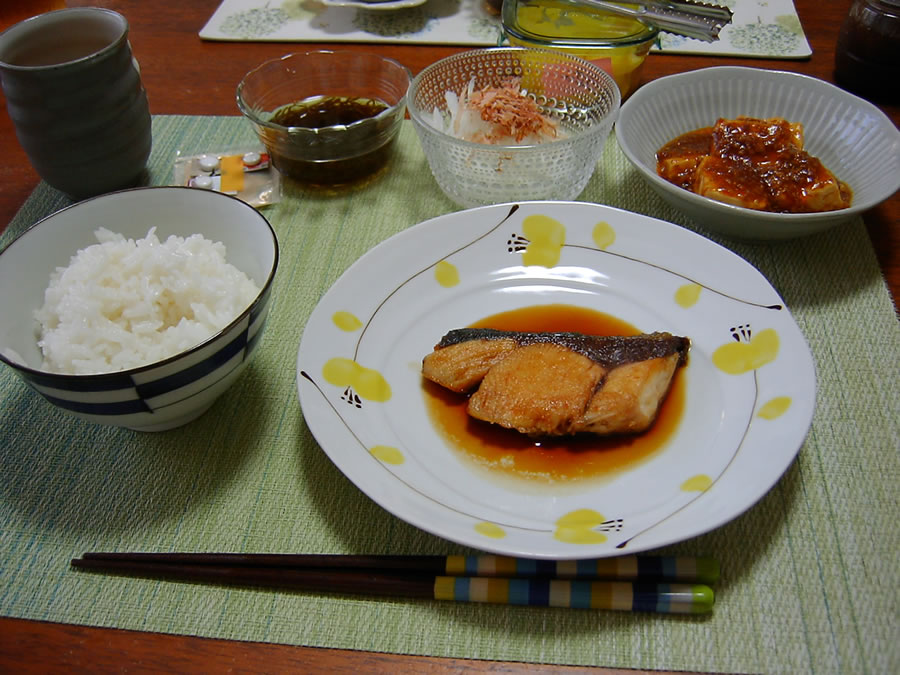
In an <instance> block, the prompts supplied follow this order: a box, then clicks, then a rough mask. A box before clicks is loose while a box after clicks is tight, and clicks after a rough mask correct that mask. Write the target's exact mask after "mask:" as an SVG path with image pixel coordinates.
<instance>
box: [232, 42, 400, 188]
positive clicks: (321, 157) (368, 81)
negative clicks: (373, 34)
mask: <svg viewBox="0 0 900 675" xmlns="http://www.w3.org/2000/svg"><path fill="white" fill-rule="evenodd" d="M409 81H410V75H409V70H407V69H406V68H405V67H404V66H402V65H400V64H399V63H397V62H396V61H394V60H393V59H389V58H385V57H383V56H379V55H378V54H371V53H368V52H334V51H315V52H302V53H296V54H287V55H285V56H282V57H281V58H277V59H272V60H270V61H266V62H265V63H262V64H260V65H259V66H257V67H256V68H254V69H253V70H251V71H250V72H249V73H247V75H245V76H244V79H243V80H242V81H241V83H240V84H239V85H238V88H237V104H238V108H239V109H240V111H241V112H242V113H243V114H244V116H245V117H246V118H247V119H248V120H249V121H250V123H251V124H252V125H253V128H254V130H255V131H256V134H257V136H259V139H260V141H262V143H263V145H265V146H266V150H268V152H269V155H270V156H271V157H272V163H273V164H274V165H275V168H277V169H278V170H279V171H280V172H281V173H283V174H284V175H286V176H289V177H291V178H294V179H296V180H299V181H302V182H305V183H312V184H319V185H340V184H345V183H351V182H354V181H357V180H361V179H363V178H366V177H368V176H370V175H372V174H374V173H377V172H378V171H379V170H380V169H381V168H383V167H384V166H385V165H386V164H387V163H388V160H390V158H391V155H392V151H393V145H394V143H393V142H394V139H395V138H396V136H397V133H398V132H399V131H400V123H401V122H402V121H403V118H404V117H405V114H406V91H407V89H408V88H409ZM317 97H339V98H346V99H371V100H376V101H380V102H381V103H383V104H385V105H387V106H388V107H387V109H385V110H382V111H381V112H380V113H378V114H377V115H375V116H374V117H368V118H365V119H361V120H359V121H356V122H353V123H351V124H346V125H345V124H335V125H332V126H323V127H315V128H308V127H299V126H284V125H282V124H278V123H276V122H273V121H272V117H273V115H275V113H277V112H278V111H279V110H281V109H283V108H285V107H287V106H291V105H296V104H297V103H300V102H303V101H309V100H312V99H315V98H317Z"/></svg>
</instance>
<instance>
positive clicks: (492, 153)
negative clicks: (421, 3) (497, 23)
mask: <svg viewBox="0 0 900 675" xmlns="http://www.w3.org/2000/svg"><path fill="white" fill-rule="evenodd" d="M512 77H517V78H520V79H521V88H522V89H523V90H524V91H526V92H527V95H529V96H531V97H533V98H534V100H535V101H536V102H537V104H538V106H539V107H540V108H541V109H542V111H543V112H544V113H545V114H547V115H549V116H551V117H553V118H554V119H556V120H557V121H558V122H559V125H560V128H561V129H563V130H565V132H566V134H567V135H566V137H565V138H560V139H558V140H554V141H550V142H546V143H541V144H538V145H522V146H509V145H485V144H480V143H472V142H469V141H464V140H461V139H458V138H455V137H453V136H451V135H449V134H447V133H445V132H444V131H443V130H442V129H438V128H437V126H436V125H435V124H434V121H433V120H434V111H435V109H437V110H438V111H439V114H449V113H447V101H446V100H445V93H446V92H448V91H453V92H455V93H457V94H459V93H460V92H461V91H463V89H465V87H466V86H467V85H468V83H469V81H470V80H472V79H474V81H475V83H474V84H475V89H479V88H481V87H483V86H486V85H492V86H498V85H500V84H502V83H503V82H504V81H507V80H509V79H510V78H512ZM619 104H620V97H619V89H618V87H617V86H616V83H615V82H614V81H613V79H612V77H610V76H609V75H608V74H607V73H605V72H604V71H603V70H601V69H600V68H598V67H597V66H595V65H593V64H591V63H588V62H587V61H584V60H583V59H580V58H577V57H575V56H571V55H570V54H566V53H563V52H555V51H548V50H540V49H525V48H518V47H505V48H495V49H480V50H475V51H469V52H463V53H461V54H456V55H454V56H450V57H448V58H446V59H442V60H440V61H438V62H436V63H434V64H432V65H430V66H428V67H427V68H425V69H424V70H423V71H422V72H421V73H419V75H417V76H416V77H415V79H413V82H412V84H411V85H410V88H409V94H408V95H407V107H408V109H409V115H410V118H412V121H413V125H414V127H415V129H416V132H417V134H418V136H419V140H420V141H421V143H422V148H423V149H424V151H425V156H426V157H427V159H428V164H429V166H430V167H431V172H432V174H433V175H434V178H435V180H436V181H437V183H438V185H439V186H440V188H441V189H442V190H443V191H444V193H445V194H446V195H447V196H448V197H449V198H450V199H452V200H453V201H454V202H456V203H457V204H459V205H460V206H463V207H466V208H468V207H473V206H481V205H485V204H499V203H502V202H512V201H525V200H535V199H547V200H571V199H575V198H576V197H578V195H579V194H581V192H582V190H584V187H585V185H587V182H588V181H589V180H590V178H591V175H592V174H593V173H594V169H595V168H596V166H597V162H598V160H599V158H600V154H601V153H602V152H603V146H604V145H605V144H606V141H607V138H608V137H609V133H610V130H611V129H612V126H613V123H614V122H615V120H616V116H617V114H618V111H619Z"/></svg>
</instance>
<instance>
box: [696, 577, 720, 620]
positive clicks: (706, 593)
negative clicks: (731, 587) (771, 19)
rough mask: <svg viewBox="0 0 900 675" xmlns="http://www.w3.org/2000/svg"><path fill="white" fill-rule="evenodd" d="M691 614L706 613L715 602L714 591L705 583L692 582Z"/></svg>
mask: <svg viewBox="0 0 900 675" xmlns="http://www.w3.org/2000/svg"><path fill="white" fill-rule="evenodd" d="M692 591H693V596H694V602H693V604H692V612H691V613H692V614H708V613H709V612H711V611H712V609H713V605H715V604H716V593H715V591H713V589H711V588H710V587H709V586H707V585H705V584H694V586H693V588H692Z"/></svg>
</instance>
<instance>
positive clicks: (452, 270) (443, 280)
mask: <svg viewBox="0 0 900 675" xmlns="http://www.w3.org/2000/svg"><path fill="white" fill-rule="evenodd" d="M434 278H435V280H436V281H437V282H438V283H439V284H440V285H441V286H443V287H444V288H450V287H451V286H456V284H458V283H459V270H458V269H456V265H454V264H452V263H448V262H447V261H446V260H441V261H440V262H439V263H438V264H437V265H435V266H434Z"/></svg>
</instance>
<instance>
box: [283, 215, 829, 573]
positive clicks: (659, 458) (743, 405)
mask: <svg viewBox="0 0 900 675" xmlns="http://www.w3.org/2000/svg"><path fill="white" fill-rule="evenodd" d="M542 305H564V306H574V307H578V308H586V309H593V310H600V311H602V312H604V313H605V314H608V315H612V316H614V317H616V318H618V319H620V320H622V321H625V322H627V323H628V324H630V325H631V326H633V327H635V328H636V329H637V330H639V331H642V332H647V333H649V332H653V331H657V330H662V331H669V332H671V333H674V334H676V335H685V336H688V337H690V339H691V351H690V357H689V360H688V365H687V367H686V368H685V369H684V371H683V373H682V377H683V378H684V379H683V387H684V389H683V391H684V397H683V408H682V410H681V411H680V415H679V418H678V420H677V424H676V425H675V427H674V430H673V431H672V432H671V433H670V435H669V436H668V437H667V438H666V441H665V443H663V444H662V447H660V448H657V449H656V450H655V451H654V452H653V453H651V454H650V455H649V456H648V457H646V458H644V459H643V460H642V461H640V462H636V463H634V464H633V465H628V466H627V467H626V468H624V469H621V470H618V471H615V472H612V473H610V475H607V476H602V477H600V478H598V477H596V476H594V477H593V478H591V479H585V480H583V481H581V480H573V481H569V482H567V481H563V482H560V483H546V482H545V483H543V484H538V483H540V481H537V482H535V481H534V480H528V479H522V480H519V479H517V478H515V477H511V476H509V475H507V474H504V475H503V476H498V475H496V474H495V473H494V472H492V471H488V470H485V469H483V468H481V467H479V466H478V465H476V463H474V462H473V461H472V460H471V459H470V458H469V457H467V456H466V453H465V452H460V451H459V449H456V448H451V447H450V446H449V444H448V441H447V440H445V438H446V435H445V434H444V433H443V432H439V431H438V430H437V428H436V427H435V423H434V422H433V421H432V417H431V416H430V414H429V411H428V407H427V404H426V400H425V398H426V396H425V389H424V387H423V383H422V375H421V363H422V358H423V357H424V356H425V355H426V354H428V353H429V352H430V351H431V350H432V348H433V347H434V345H435V344H436V343H437V342H438V341H439V340H440V338H441V336H443V335H444V334H445V333H446V332H447V331H448V330H451V329H454V328H461V327H465V326H469V325H471V324H473V323H475V322H478V321H480V320H482V319H484V318H485V317H488V316H493V315H496V314H498V313H502V312H508V311H514V310H516V311H520V310H522V308H527V307H533V306H542ZM297 383H298V384H297V386H298V390H299V397H300V403H301V406H302V408H303V413H304V416H305V419H306V422H307V424H308V426H309V428H310V430H311V431H312V433H313V435H314V436H315V438H316V440H317V441H318V442H319V444H320V445H321V447H322V448H323V450H324V451H325V452H326V453H327V454H328V456H329V457H330V458H331V460H332V461H333V462H334V463H335V465H336V466H337V467H338V468H339V469H340V470H341V471H342V472H343V473H344V474H345V475H346V476H347V477H348V478H349V479H350V480H351V481H352V482H353V483H354V484H356V486H357V487H359V489H360V490H362V491H363V492H364V493H365V494H367V495H368V496H369V497H370V498H371V499H373V500H374V501H375V502H376V503H378V504H379V505H381V506H382V507H383V508H385V509H387V510H388V511H389V512H391V513H393V514H394V515H396V516H397V517H399V518H402V519H403V520H405V521H407V522H409V523H411V524H413V525H415V526H417V527H419V528H421V529H423V530H426V531H428V532H430V533H432V534H435V535H438V536H441V537H444V538H446V539H448V540H451V541H454V542H457V543H460V544H464V545H467V546H470V547H472V548H475V549H479V550H482V551H488V552H492V553H497V554H504V555H513V556H520V557H532V558H547V559H578V558H591V557H606V556H614V555H622V554H626V553H635V552H639V551H644V550H647V549H651V548H656V547H659V546H663V545H666V544H670V543H673V542H676V541H680V540H684V539H687V538H690V537H693V536H696V535H699V534H702V533H704V532H707V531H709V530H711V529H713V528H716V527H718V526H720V525H722V524H724V523H726V522H727V521H729V520H731V519H732V518H734V517H736V516H738V515H739V514H740V513H742V512H743V511H745V510H746V509H748V508H749V507H750V506H752V505H753V504H754V503H755V502H756V501H757V500H758V499H760V497H762V496H763V495H764V494H765V493H766V492H767V491H768V490H769V489H770V488H771V487H772V486H773V485H774V484H775V482H776V481H777V480H778V479H779V477H780V476H781V475H782V473H783V472H784V471H785V469H786V468H787V467H788V466H789V465H790V463H791V462H792V461H793V459H794V457H795V456H796V454H797V452H798V450H799V448H800V446H801V444H802V443H803V440H804V438H805V436H806V434H807V431H808V429H809V425H810V423H811V421H812V415H813V410H814V407H815V370H814V365H813V360H812V356H811V354H810V352H809V348H808V346H807V344H806V341H805V340H804V338H803V335H802V334H801V332H800V330H799V328H798V327H797V325H796V323H795V322H794V320H793V318H792V317H791V315H790V313H789V312H788V310H787V308H786V307H785V306H784V303H783V301H782V300H781V298H780V297H779V296H778V293H777V292H776V291H775V290H774V289H773V288H772V286H771V285H770V284H769V283H768V282H767V281H766V280H765V278H763V276H762V275H761V274H760V273H759V272H758V271H757V270H756V269H755V268H753V267H752V266H751V265H750V264H748V263H747V262H746V261H745V260H743V259H742V258H740V257H738V256H737V255H735V254H733V253H732V252H730V251H728V250H727V249H725V248H723V247H721V246H719V245H718V244H715V243H714V242H712V241H710V240H708V239H705V238H703V237H701V236H699V235H696V234H694V233H692V232H689V231H688V230H685V229H683V228H680V227H677V226H675V225H672V224H670V223H666V222H663V221H660V220H656V219H653V218H649V217H646V216H642V215H638V214H634V213H630V212H628V211H622V210H619V209H614V208H610V207H605V206H599V205H595V204H585V203H574V202H572V203H569V202H527V203H521V204H515V205H512V204H505V205H497V206H487V207H481V208H477V209H471V210H468V211H461V212H457V213H451V214H448V215H445V216H441V217H438V218H435V219H432V220H429V221H426V222H424V223H421V224H419V225H417V226H415V227H412V228H410V229H408V230H406V231H404V232H402V233H400V234H398V235H396V236H394V237H392V238H391V239H388V240H387V241H385V242H383V243H381V244H380V245H378V246H376V247H375V248H374V249H372V250H371V251H369V252H368V253H366V254H365V255H364V256H363V257H362V258H360V259H359V260H358V261H357V262H356V263H355V264H354V265H352V266H351V267H350V268H349V269H348V270H347V271H346V272H345V273H344V274H343V276H341V278H340V279H339V280H338V281H337V282H336V283H335V284H334V286H332V288H331V289H330V290H329V291H328V292H327V293H326V294H325V296H323V298H322V299H321V301H320V302H319V304H318V306H317V307H316V309H315V310H314V311H313V313H312V315H311V316H310V319H309V322H308V323H307V325H306V328H305V331H304V334H303V339H302V341H301V344H300V348H299V353H298V356H297ZM511 461H512V460H511Z"/></svg>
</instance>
